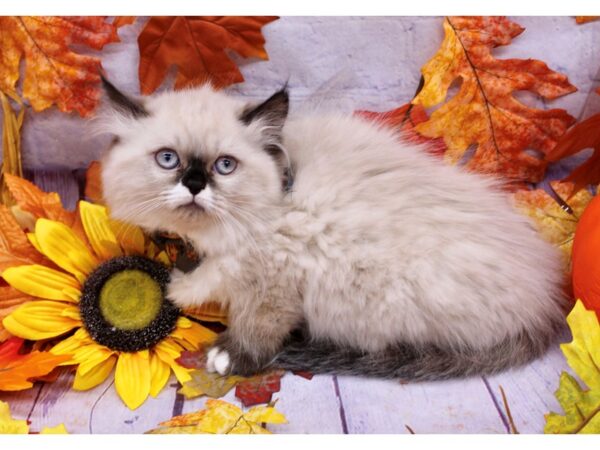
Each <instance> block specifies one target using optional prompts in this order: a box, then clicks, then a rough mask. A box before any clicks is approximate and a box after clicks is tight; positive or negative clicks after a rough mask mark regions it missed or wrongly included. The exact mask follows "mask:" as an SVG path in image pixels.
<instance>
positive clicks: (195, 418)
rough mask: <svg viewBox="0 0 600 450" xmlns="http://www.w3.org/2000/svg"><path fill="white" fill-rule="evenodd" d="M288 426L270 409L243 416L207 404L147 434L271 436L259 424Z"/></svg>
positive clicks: (216, 402)
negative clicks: (199, 409)
mask: <svg viewBox="0 0 600 450" xmlns="http://www.w3.org/2000/svg"><path fill="white" fill-rule="evenodd" d="M264 423H274V424H281V423H287V420H286V418H285V416H284V415H283V414H281V413H280V412H279V411H277V410H276V409H275V408H274V407H272V406H256V407H254V408H251V409H250V410H248V411H246V412H243V411H242V410H241V409H240V408H238V407H237V406H235V405H232V404H231V403H227V402H224V401H222V400H207V401H206V409H204V410H201V411H196V412H193V413H189V414H183V415H181V416H176V417H173V418H172V419H171V420H168V421H166V422H162V423H160V424H159V428H156V429H154V430H150V431H149V432H148V433H151V434H181V433H209V434H270V431H268V430H267V429H266V428H264V427H263V426H262V425H261V424H264Z"/></svg>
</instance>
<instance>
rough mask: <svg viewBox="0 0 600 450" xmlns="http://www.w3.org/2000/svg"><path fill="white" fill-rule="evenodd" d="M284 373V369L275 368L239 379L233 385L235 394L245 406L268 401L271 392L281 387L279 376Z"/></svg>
mask: <svg viewBox="0 0 600 450" xmlns="http://www.w3.org/2000/svg"><path fill="white" fill-rule="evenodd" d="M284 373H285V370H275V371H273V372H269V373H265V374H262V375H257V376H255V377H252V378H248V379H246V380H244V381H241V382H239V383H238V384H237V385H236V387H235V396H236V397H237V398H239V399H240V400H241V401H242V405H244V406H246V407H248V406H254V405H258V404H260V403H269V402H270V401H271V399H272V397H273V394H274V393H275V392H279V390H280V389H281V377H282V376H283V374H284Z"/></svg>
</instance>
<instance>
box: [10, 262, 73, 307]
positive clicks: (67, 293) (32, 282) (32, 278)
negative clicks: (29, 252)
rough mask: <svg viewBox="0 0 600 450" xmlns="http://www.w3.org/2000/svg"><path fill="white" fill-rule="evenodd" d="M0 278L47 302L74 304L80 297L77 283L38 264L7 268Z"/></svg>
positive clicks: (69, 277)
mask: <svg viewBox="0 0 600 450" xmlns="http://www.w3.org/2000/svg"><path fill="white" fill-rule="evenodd" d="M2 278H4V279H5V280H6V282H7V283H8V284H10V285H11V286H12V287H14V288H15V289H18V290H19V291H21V292H24V293H26V294H29V295H32V296H34V297H41V298H45V299H48V300H65V301H68V302H75V301H77V300H76V299H74V297H76V298H77V299H78V298H79V296H80V295H81V291H80V290H79V289H80V284H79V282H78V281H77V280H76V279H75V278H73V277H72V276H70V275H67V274H66V273H62V272H59V271H58V270H54V269H50V268H49V267H46V266H42V265H39V264H32V265H26V266H17V267H9V268H8V269H6V270H4V272H2Z"/></svg>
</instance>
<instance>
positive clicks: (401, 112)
mask: <svg viewBox="0 0 600 450" xmlns="http://www.w3.org/2000/svg"><path fill="white" fill-rule="evenodd" d="M356 114H357V115H359V116H361V117H364V118H365V119H368V120H373V121H375V122H380V123H382V124H385V125H387V126H389V127H391V128H392V129H393V130H395V131H398V132H400V133H401V136H402V138H403V139H404V140H406V141H408V142H415V143H417V144H425V146H424V148H425V149H426V150H427V151H428V152H429V153H431V154H434V155H439V156H441V155H443V154H444V153H445V151H446V145H445V144H444V140H443V139H441V138H437V139H429V138H426V137H423V136H421V135H420V134H418V133H417V132H416V131H415V126H416V125H418V124H420V123H422V122H426V121H427V120H428V119H429V117H428V116H427V112H426V111H425V108H423V106H422V105H418V104H417V105H413V104H411V103H407V104H406V105H402V106H400V107H399V108H396V109H393V110H391V111H386V112H373V111H363V110H361V111H356Z"/></svg>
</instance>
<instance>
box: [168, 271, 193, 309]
mask: <svg viewBox="0 0 600 450" xmlns="http://www.w3.org/2000/svg"><path fill="white" fill-rule="evenodd" d="M190 295H191V292H190V289H189V287H188V283H187V282H186V279H185V273H183V272H182V271H181V270H178V269H173V270H172V271H171V281H170V282H169V285H168V286H167V295H166V297H167V298H168V299H169V300H171V301H172V302H173V303H175V305H177V306H179V307H180V308H187V307H189V306H190V304H191V303H192V302H191V298H190Z"/></svg>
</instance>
